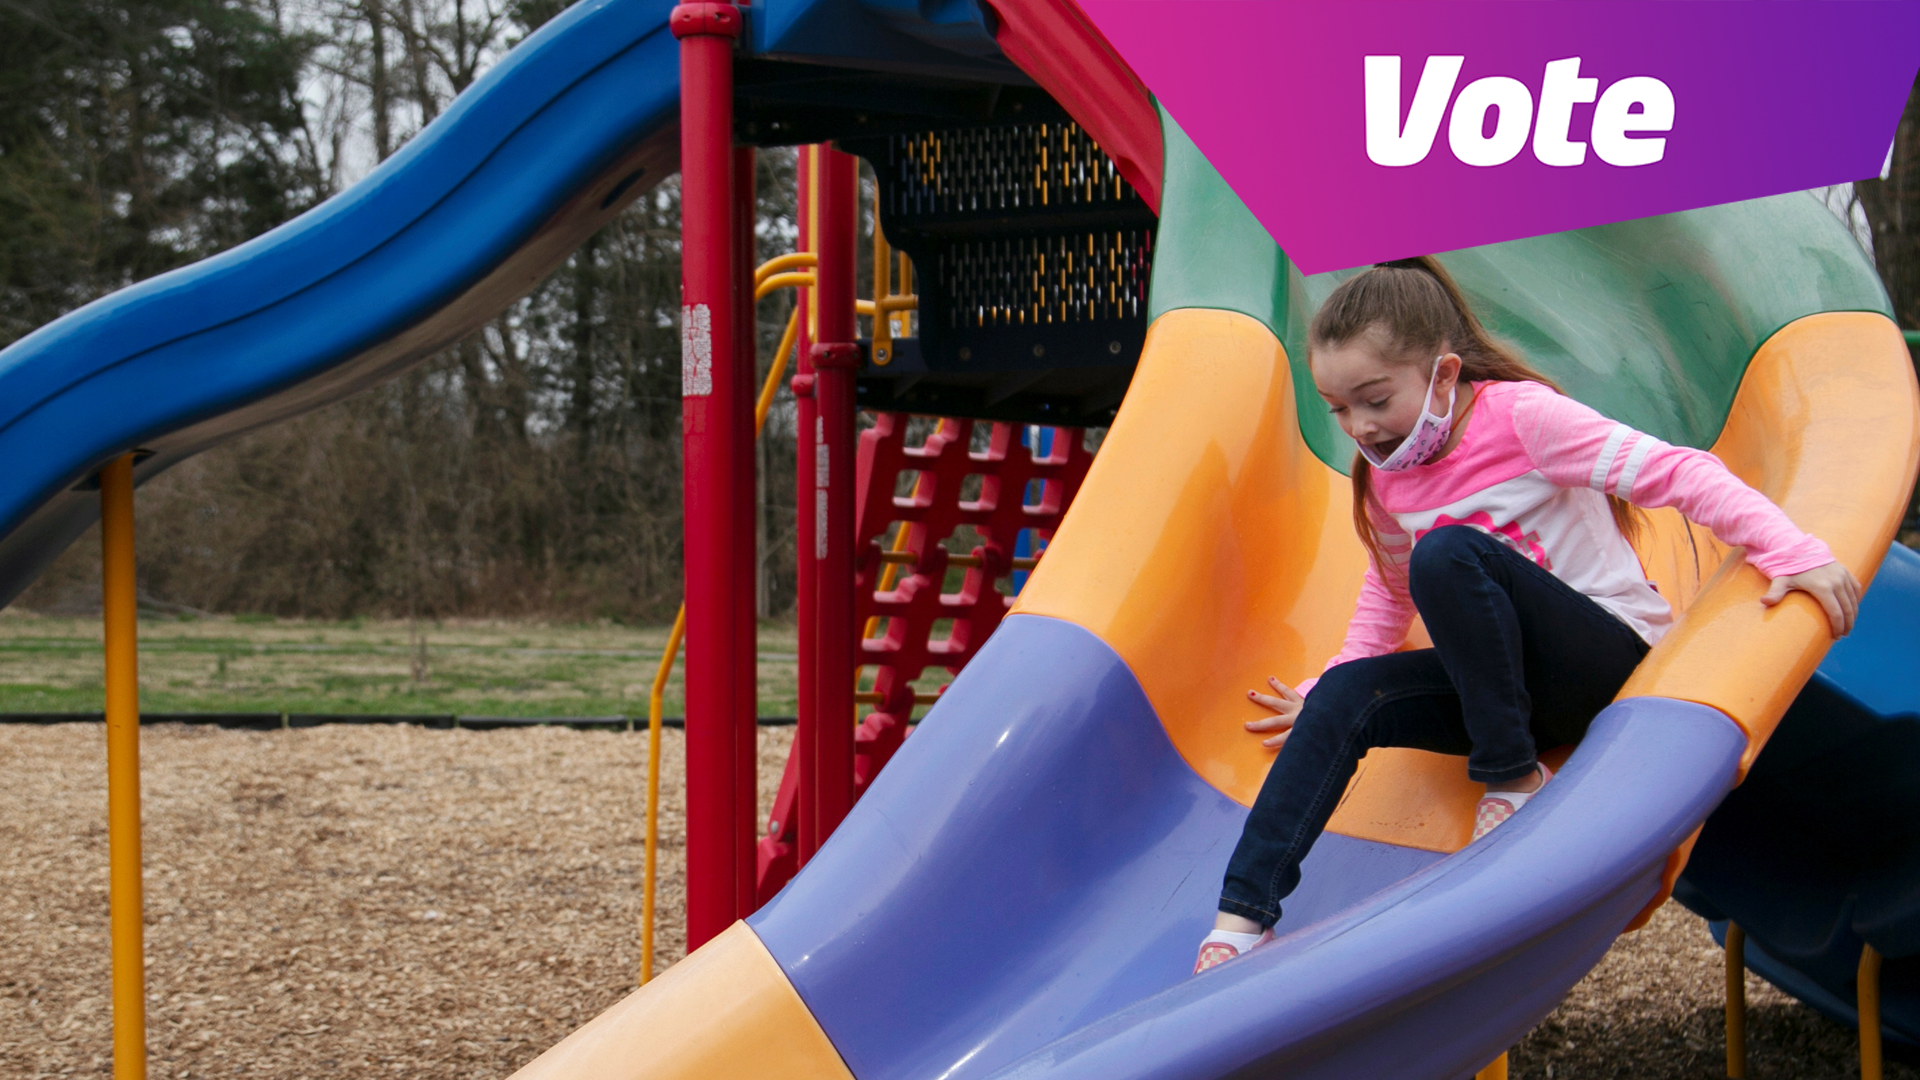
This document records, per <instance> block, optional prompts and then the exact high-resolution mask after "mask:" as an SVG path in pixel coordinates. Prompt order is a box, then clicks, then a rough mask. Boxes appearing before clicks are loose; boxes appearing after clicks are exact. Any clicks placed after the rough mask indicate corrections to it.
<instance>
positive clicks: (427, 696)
mask: <svg viewBox="0 0 1920 1080" xmlns="http://www.w3.org/2000/svg"><path fill="white" fill-rule="evenodd" d="M666 641H667V627H665V626H647V627H633V626H619V625H615V624H611V623H603V624H590V625H571V626H569V625H552V624H541V623H530V622H507V621H486V620H458V621H447V622H438V623H435V622H422V623H418V624H411V625H410V624H409V623H407V622H404V621H392V620H371V619H369V620H352V621H348V622H319V621H308V620H294V619H273V618H271V617H261V616H239V617H232V618H229V617H219V618H171V617H168V618H154V619H147V618H142V619H141V620H140V705H141V708H142V709H144V710H146V711H148V712H293V713H301V712H314V713H438V714H447V713H456V714H464V715H480V716H645V715H646V712H647V695H648V692H649V691H650V690H651V688H652V686H653V678H654V672H655V671H656V670H657V668H658V667H659V664H660V650H661V649H662V648H664V647H665V645H666ZM794 648H795V645H794V632H793V624H792V623H790V622H787V623H777V622H776V623H767V624H765V625H763V626H762V627H761V629H760V661H761V662H760V705H759V712H760V715H762V716H792V715H793V714H794ZM100 650H101V633H100V620H99V619H98V618H69V617H59V616H49V615H35V614H30V613H23V612H17V611H14V610H7V611H5V612H0V712H9V713H21V712H97V711H99V709H100V708H101V653H100ZM681 673H682V665H679V664H676V665H675V667H674V673H673V677H672V681H671V682H670V683H669V685H668V687H667V694H666V704H665V715H667V716H679V715H681V714H682V712H683V709H684V702H685V697H684V689H683V685H682V682H681Z"/></svg>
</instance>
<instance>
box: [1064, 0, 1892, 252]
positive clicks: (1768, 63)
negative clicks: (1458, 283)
mask: <svg viewBox="0 0 1920 1080" xmlns="http://www.w3.org/2000/svg"><path fill="white" fill-rule="evenodd" d="M1080 4H1081V6H1082V7H1083V9H1084V10H1085V11H1086V13H1087V15H1088V16H1089V17H1090V18H1091V19H1092V20H1093V21H1094V23H1095V24H1096V25H1097V26H1098V27H1099V28H1100V30H1101V31H1102V32H1103V33H1104V34H1106V36H1107V39H1108V40H1109V41H1111V42H1112V43H1113V46H1114V47H1115V48H1116V49H1117V50H1119V52H1120V55H1121V56H1122V57H1124V58H1125V59H1126V61H1127V62H1128V63H1129V64H1130V65H1132V67H1133V69H1134V71H1135V72H1137V73H1138V74H1139V76H1140V78H1141V79H1142V81H1144V82H1145V83H1146V84H1147V88H1148V89H1149V90H1151V91H1152V92H1153V94H1154V96H1155V97H1156V98H1157V99H1158V100H1159V102H1160V104H1161V105H1162V106H1163V107H1164V108H1165V109H1166V110H1167V112H1168V113H1169V114H1171V115H1172V116H1173V118H1174V119H1175V120H1176V121H1177V122H1178V123H1179V124H1180V126H1181V127H1182V128H1183V129H1184V130H1185V131H1186V133H1187V134H1188V136H1190V137H1191V138H1192V139H1193V140H1194V142H1195V143H1196V144H1197V145H1198V146H1199V147H1200V149H1201V150H1202V151H1203V152H1204V153H1205V154H1206V155H1207V158H1208V159H1209V160H1210V161H1212V162H1213V164H1214V166H1215V167H1216V168H1218V169H1219V170H1220V172H1221V174H1222V175H1223V176H1224V177H1225V178H1226V180H1227V182H1228V183H1229V184H1231V185H1232V186H1233V188H1234V190H1235V191H1236V192H1238V193H1239V195H1240V197H1241V198H1242V199H1244V200H1245V201H1246V203H1247V206H1248V207H1249V208H1250V209H1251V210H1252V211H1253V213H1254V214H1255V215H1256V216H1257V217H1259V219H1260V220H1261V222H1263V223H1264V224H1265V225H1266V227H1267V229H1268V231H1269V232H1271V233H1272V234H1273V238H1274V239H1275V240H1276V241H1277V242H1278V243H1279V244H1280V246H1281V247H1282V248H1284V249H1285V250H1286V252H1287V254H1288V255H1289V256H1290V257H1291V258H1292V259H1293V260H1294V262H1295V263H1296V264H1298V265H1299V266H1300V268H1301V269H1302V270H1304V271H1306V272H1308V273H1316V272H1319V271H1323V270H1335V269H1340V268H1342V267H1348V266H1357V265H1361V264H1363V263H1371V262H1378V261H1381V260H1384V259H1391V258H1400V257H1404V256H1409V255H1418V254H1426V253H1430V252H1438V251H1449V250H1453V249H1456V248H1463V247H1472V246H1474V245H1478V244H1489V243H1495V242H1498V241H1501V240H1512V239H1516V238H1518V237H1523V236H1535V235H1539V234H1542V233H1551V232H1561V231H1564V230H1566V229H1574V228H1581V227H1584V226H1588V225H1600V224H1605V223H1607V222H1612V221H1623V220H1627V219H1630V218H1640V217H1647V216H1650V215H1653V214H1662V213H1671V212H1675V211H1680V210H1688V209H1692V208H1694V207H1700V206H1710V205H1713V204H1715V203H1725V202H1733V201H1736V200H1740V199H1750V198H1757V197H1759V196H1763V195H1774V194H1779V193H1781V192H1785V191H1796V190H1801V189H1805V188H1810V187H1819V186H1823V185H1828V184H1838V183H1844V182H1847V181H1852V180H1859V179H1863V178H1865V177H1870V176H1878V175H1879V173H1880V168H1881V165H1882V163H1883V162H1884V161H1885V159H1886V155H1887V150H1888V148H1889V146H1891V144H1892V141H1893V133H1894V126H1895V125H1896V124H1897V123H1898V121H1899V118H1900V112H1901V108H1902V106H1903V105H1904V104H1905V103H1906V98H1907V92H1908V89H1909V87H1911V86H1912V84H1913V80H1914V72H1915V69H1916V67H1917V66H1920V2H1914V0H1838V2H1821V3H1814V2H1805V3H1779V2H1772V0H1763V2H1754V0H1564V2H1552V3H1549V2H1545V0H1211V2H1207V3H1195V2H1191V0H1080Z"/></svg>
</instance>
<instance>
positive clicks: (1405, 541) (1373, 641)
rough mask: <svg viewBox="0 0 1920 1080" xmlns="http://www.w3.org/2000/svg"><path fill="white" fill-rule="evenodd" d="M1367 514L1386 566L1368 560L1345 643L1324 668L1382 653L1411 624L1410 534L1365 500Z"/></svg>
mask: <svg viewBox="0 0 1920 1080" xmlns="http://www.w3.org/2000/svg"><path fill="white" fill-rule="evenodd" d="M1367 516H1368V518H1370V519H1371V520H1372V521H1373V528H1374V533H1375V535H1377V536H1378V537H1379V538H1380V555H1381V557H1382V558H1384V559H1385V560H1386V561H1387V563H1388V566H1387V568H1386V569H1385V570H1384V571H1383V570H1382V569H1381V567H1380V565H1379V564H1378V563H1376V562H1374V561H1373V560H1372V559H1369V560H1367V572H1366V576H1364V577H1362V578H1361V579H1360V599H1359V600H1358V601H1357V602H1356V603H1355V604H1354V606H1353V618H1352V619H1351V620H1350V621H1348V623H1347V638H1346V642H1345V643H1344V644H1342V645H1341V646H1340V651H1339V652H1338V653H1337V654H1335V655H1334V658H1333V659H1331V660H1329V661H1327V666H1326V668H1323V669H1321V674H1325V673H1326V671H1327V670H1329V669H1331V668H1333V667H1335V666H1337V665H1340V664H1344V663H1346V662H1347V661H1349V660H1359V659H1362V658H1364V657H1368V656H1384V655H1385V654H1387V653H1390V652H1392V651H1393V650H1395V649H1397V648H1399V647H1400V644H1401V642H1403V641H1405V640H1406V639H1407V628H1408V627H1410V626H1412V625H1413V615H1414V610H1413V598H1412V597H1411V596H1409V595H1408V594H1407V554H1408V553H1409V552H1411V551H1412V550H1413V538H1412V537H1410V536H1408V535H1407V534H1406V533H1404V532H1402V531H1400V524H1399V522H1396V521H1395V520H1394V519H1393V518H1392V516H1390V515H1389V514H1388V513H1387V512H1386V510H1385V509H1384V508H1382V507H1381V506H1380V505H1379V504H1378V503H1376V502H1375V501H1374V500H1372V499H1368V500H1367ZM1319 681H1320V678H1319V676H1315V677H1313V678H1311V679H1308V680H1306V681H1305V682H1302V683H1301V684H1300V686H1299V687H1298V692H1299V693H1301V694H1305V693H1306V692H1307V691H1309V690H1311V689H1313V686H1314V684H1315V683H1317V682H1319Z"/></svg>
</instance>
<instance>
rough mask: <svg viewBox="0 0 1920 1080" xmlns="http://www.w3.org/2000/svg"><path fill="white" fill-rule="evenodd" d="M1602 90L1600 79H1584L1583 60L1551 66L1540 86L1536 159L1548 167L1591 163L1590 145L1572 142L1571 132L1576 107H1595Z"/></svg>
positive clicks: (1535, 124) (1556, 63) (1535, 123)
mask: <svg viewBox="0 0 1920 1080" xmlns="http://www.w3.org/2000/svg"><path fill="white" fill-rule="evenodd" d="M1599 91H1600V80H1599V79H1583V78H1581V77H1580V58H1579V57H1577V56H1575V57H1573V58H1571V59H1567V60H1554V61H1552V62H1550V63H1548V64H1547V74H1546V78H1544V79H1543V80H1541V83H1540V113H1539V115H1538V117H1537V118H1536V119H1535V120H1534V128H1533V156H1534V157H1537V158H1539V159H1540V161H1541V163H1542V164H1545V165H1559V166H1570V165H1578V164H1580V163H1581V162H1583V161H1585V160H1587V144H1586V143H1583V142H1570V141H1568V139H1567V131H1568V129H1569V128H1571V127H1572V126H1573V107H1574V106H1575V105H1589V104H1592V103H1593V99H1594V96H1595V95H1596V94H1598V93H1599Z"/></svg>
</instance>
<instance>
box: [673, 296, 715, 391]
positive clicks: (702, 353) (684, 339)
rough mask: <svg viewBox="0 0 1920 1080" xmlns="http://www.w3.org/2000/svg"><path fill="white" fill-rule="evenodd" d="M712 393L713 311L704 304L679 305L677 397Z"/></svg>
mask: <svg viewBox="0 0 1920 1080" xmlns="http://www.w3.org/2000/svg"><path fill="white" fill-rule="evenodd" d="M712 394H713V311H712V309H710V308H708V307H707V305H705V304H682V305H680V396H681V397H709V396H711V395H712Z"/></svg>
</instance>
